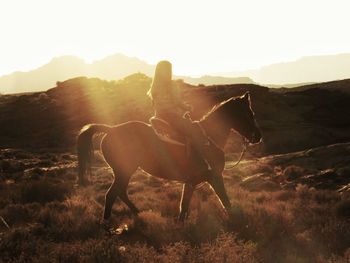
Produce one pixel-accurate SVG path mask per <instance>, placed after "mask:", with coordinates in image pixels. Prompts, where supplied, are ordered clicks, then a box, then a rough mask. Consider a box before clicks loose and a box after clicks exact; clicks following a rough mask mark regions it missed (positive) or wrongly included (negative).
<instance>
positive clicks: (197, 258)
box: [0, 153, 350, 262]
mask: <svg viewBox="0 0 350 263" xmlns="http://www.w3.org/2000/svg"><path fill="white" fill-rule="evenodd" d="M22 155H23V158H24V157H25V158H28V156H27V155H29V154H27V155H26V154H24V153H22ZM46 159H50V160H53V159H55V160H56V161H55V162H54V161H53V162H54V164H57V163H59V162H60V161H61V160H64V161H66V162H70V163H74V162H75V160H74V158H72V157H71V155H69V154H65V155H62V156H56V157H55V158H54V157H53V156H50V158H48V157H47V158H46ZM24 165H25V163H24ZM47 165H52V164H51V163H49V162H48V163H47ZM43 166H44V164H43ZM44 167H45V166H44ZM240 169H241V170H240V171H238V173H236V177H237V176H238V177H239V178H241V179H242V178H243V177H244V176H245V175H254V174H263V178H269V179H270V180H272V181H274V182H275V183H276V182H278V180H277V179H280V178H279V177H283V180H284V179H286V178H287V179H288V180H292V178H294V177H298V176H299V174H302V173H304V170H305V169H304V168H303V167H299V166H287V167H286V168H283V169H282V168H281V169H276V167H273V166H269V165H268V164H266V163H264V164H262V165H260V166H259V165H257V166H251V168H250V169H249V167H246V166H241V168H240ZM233 172H235V171H233ZM15 174H16V180H12V181H11V180H10V178H11V174H10V173H8V174H6V175H5V176H3V177H2V178H1V181H0V216H2V217H3V218H4V219H5V220H6V222H7V223H8V224H9V225H10V229H7V228H6V227H5V226H4V225H3V224H2V223H1V222H0V261H2V262H28V261H34V262H47V261H50V262H349V259H350V249H349V248H350V216H349V209H350V198H349V197H346V195H340V194H338V193H337V192H336V191H329V190H316V189H315V188H313V187H309V186H306V185H302V184H299V185H297V186H296V188H295V189H280V190H274V191H264V190H256V191H249V189H245V188H242V187H241V186H240V184H239V183H238V182H239V180H238V179H239V178H235V180H232V179H231V174H232V172H226V175H225V184H226V187H227V190H228V194H229V196H230V199H231V201H232V203H233V208H232V211H231V212H232V214H233V215H234V216H233V217H232V218H231V219H229V218H227V216H226V215H225V214H224V213H223V210H222V208H221V206H220V203H219V202H218V200H217V198H216V196H215V195H214V194H213V193H212V190H211V188H210V187H209V186H208V185H204V186H203V187H202V188H200V189H198V190H197V191H196V192H195V194H194V196H193V199H192V202H191V206H190V216H189V218H188V220H187V221H186V222H185V223H184V224H183V225H182V224H179V223H178V222H177V221H176V216H177V213H178V206H179V201H180V191H181V185H180V184H177V183H171V182H167V181H163V180H159V179H156V178H153V177H149V176H148V175H147V174H144V173H142V172H138V173H137V174H136V175H135V176H134V177H133V179H132V181H131V183H130V188H129V195H130V198H131V199H132V200H133V201H134V202H135V203H136V205H137V206H138V207H139V208H140V209H141V211H142V212H141V213H140V215H139V216H138V217H137V218H133V217H132V215H131V214H130V212H129V211H128V209H127V208H126V206H125V205H124V204H123V203H121V202H120V201H117V202H116V203H115V205H114V208H113V214H112V223H111V224H112V226H113V227H117V226H119V225H121V224H127V225H128V231H126V232H125V233H124V234H122V235H111V234H109V232H108V231H106V230H105V229H104V228H103V227H102V226H101V225H100V224H99V221H100V217H101V215H102V211H103V199H104V194H105V191H106V189H107V188H108V186H109V184H110V183H111V176H110V171H109V170H108V169H104V168H101V167H98V168H96V169H95V170H94V174H95V175H94V176H93V177H92V178H91V179H92V181H93V184H92V185H91V186H89V187H87V188H84V189H79V188H77V189H76V188H75V187H74V179H75V178H74V176H73V175H74V171H73V170H72V169H71V168H62V169H61V170H60V172H59V173H54V174H52V173H50V172H49V171H48V170H43V171H42V172H41V174H40V176H38V177H35V176H34V177H26V176H25V173H24V172H23V173H22V174H18V173H17V171H16V173H15ZM276 178H277V179H276ZM241 179H240V180H241Z"/></svg>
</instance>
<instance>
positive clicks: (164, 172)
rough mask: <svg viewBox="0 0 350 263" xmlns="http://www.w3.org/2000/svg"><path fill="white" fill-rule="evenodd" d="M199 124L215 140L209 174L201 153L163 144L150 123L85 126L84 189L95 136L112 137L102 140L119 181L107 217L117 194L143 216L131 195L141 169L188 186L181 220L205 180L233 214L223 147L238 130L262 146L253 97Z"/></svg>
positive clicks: (226, 105)
mask: <svg viewBox="0 0 350 263" xmlns="http://www.w3.org/2000/svg"><path fill="white" fill-rule="evenodd" d="M199 124H200V125H201V127H202V128H203V129H204V130H205V132H206V134H207V135H208V136H209V137H210V138H211V140H212V141H213V142H214V143H212V144H211V146H210V155H211V158H210V160H211V162H210V167H211V170H208V166H207V164H205V163H204V161H201V158H198V155H197V154H196V151H191V154H190V156H188V154H187V151H186V147H185V146H182V145H177V144H171V143H167V142H164V141H162V140H160V139H159V137H158V136H157V135H156V134H155V132H154V130H153V129H152V127H151V126H150V125H149V124H147V123H144V122H139V121H130V122H126V123H122V124H119V125H116V126H108V125H102V124H89V125H87V126H84V128H83V129H82V131H81V133H80V135H79V137H78V141H77V150H78V162H79V164H78V166H79V178H78V182H79V184H81V185H82V184H84V183H86V179H85V178H84V175H85V173H86V171H88V170H89V169H90V158H91V154H92V151H93V148H92V137H93V135H94V134H95V133H106V135H105V136H104V138H103V140H102V142H101V150H102V153H103V156H104V158H105V160H106V162H107V163H108V164H109V166H110V167H111V168H112V169H113V172H114V181H113V183H112V185H111V187H110V188H109V189H108V191H107V193H106V202H105V210H104V215H103V216H104V219H109V217H110V215H111V210H112V205H113V203H114V201H115V199H116V197H117V196H118V197H119V198H120V199H121V200H122V201H123V202H124V203H125V204H126V205H127V206H128V207H129V208H130V209H131V211H132V212H133V213H134V214H137V213H138V212H139V210H138V209H137V208H136V206H135V205H134V204H133V203H132V202H131V201H130V200H129V198H128V195H127V187H128V183H129V180H130V178H131V176H132V174H133V173H134V172H135V171H136V170H137V169H138V168H141V169H143V170H144V171H146V172H147V173H149V174H151V175H153V176H157V177H161V178H165V179H169V180H176V181H181V182H183V183H184V186H183V190H182V197H181V204H180V214H179V220H180V221H183V220H184V219H185V218H186V217H187V212H188V207H189V203H190V199H191V197H192V194H193V191H194V190H195V187H196V186H197V185H199V184H201V183H203V182H208V183H209V184H210V185H211V186H212V188H213V189H214V191H215V193H216V194H217V196H218V197H219V199H220V201H221V203H222V205H223V207H224V208H225V209H226V211H227V212H230V208H231V204H230V201H229V198H228V196H227V194H226V190H225V187H224V184H223V177H222V172H223V170H224V165H225V159H224V152H223V150H222V149H223V147H224V146H225V143H226V141H227V139H228V136H229V134H230V132H231V130H233V129H234V130H236V131H237V132H238V133H240V134H241V135H242V136H244V137H245V138H246V140H247V141H249V142H250V143H258V142H259V141H260V140H261V133H260V130H259V128H258V127H257V125H256V121H255V119H254V113H253V111H252V109H251V106H250V95H249V93H246V94H245V95H244V96H242V97H238V98H230V99H229V100H226V101H224V102H222V103H220V104H218V105H216V106H214V107H213V109H212V110H211V111H209V112H208V113H207V114H206V115H205V116H204V117H203V118H202V119H201V120H200V121H199Z"/></svg>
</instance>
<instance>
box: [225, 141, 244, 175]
mask: <svg viewBox="0 0 350 263" xmlns="http://www.w3.org/2000/svg"><path fill="white" fill-rule="evenodd" d="M242 145H243V146H242V152H241V156H240V157H239V159H238V161H237V162H236V163H235V164H233V165H230V166H225V169H224V170H231V169H233V168H235V167H236V166H237V165H238V164H239V163H240V162H241V161H242V159H243V156H244V154H245V152H246V151H247V148H248V145H249V141H248V140H247V139H246V138H245V137H244V136H242Z"/></svg>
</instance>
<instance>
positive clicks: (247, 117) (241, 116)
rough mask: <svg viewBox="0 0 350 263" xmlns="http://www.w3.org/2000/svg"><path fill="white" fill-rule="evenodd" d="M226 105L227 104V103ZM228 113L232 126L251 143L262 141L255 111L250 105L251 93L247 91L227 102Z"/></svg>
mask: <svg viewBox="0 0 350 263" xmlns="http://www.w3.org/2000/svg"><path fill="white" fill-rule="evenodd" d="M225 106H226V105H225ZM227 106H228V110H229V112H228V115H229V116H230V117H229V118H230V121H232V123H231V125H232V126H231V127H232V128H233V129H234V130H236V131H237V132H239V133H240V134H241V135H242V136H244V137H245V138H246V139H247V140H248V141H249V142H250V143H258V142H260V141H261V139H262V137H261V132H260V129H259V127H258V125H257V124H256V121H255V117H254V112H253V110H252V108H251V105H250V94H249V92H246V93H245V94H244V95H243V96H241V97H238V98H235V99H234V98H231V99H230V100H229V101H228V102H227Z"/></svg>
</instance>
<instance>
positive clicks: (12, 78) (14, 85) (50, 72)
mask: <svg viewBox="0 0 350 263" xmlns="http://www.w3.org/2000/svg"><path fill="white" fill-rule="evenodd" d="M154 69H155V66H154V65H150V64H148V63H146V62H144V61H142V60H140V59H138V58H134V57H128V56H125V55H122V54H115V55H112V56H108V57H106V58H104V59H101V60H97V61H94V62H93V63H91V64H88V63H86V62H85V61H84V60H82V59H80V58H78V57H75V56H62V57H57V58H54V59H52V60H51V61H50V62H49V63H47V64H45V65H43V66H41V67H39V68H37V69H35V70H32V71H28V72H15V73H12V74H9V75H6V76H3V77H0V93H20V92H35V91H45V90H47V89H49V88H52V87H54V86H55V85H56V82H57V81H60V82H62V81H65V80H67V79H71V78H75V77H79V76H86V77H97V78H100V79H104V80H118V79H122V78H124V77H126V76H129V75H131V74H133V73H137V72H140V73H143V74H145V75H147V76H150V77H152V76H153V74H154ZM174 79H183V80H184V81H185V82H187V83H190V84H192V85H198V84H204V85H214V84H237V83H247V84H251V83H253V81H252V80H251V79H249V78H244V77H243V78H242V77H234V78H231V77H230V78H227V77H220V76H203V77H199V78H192V77H186V76H174Z"/></svg>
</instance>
